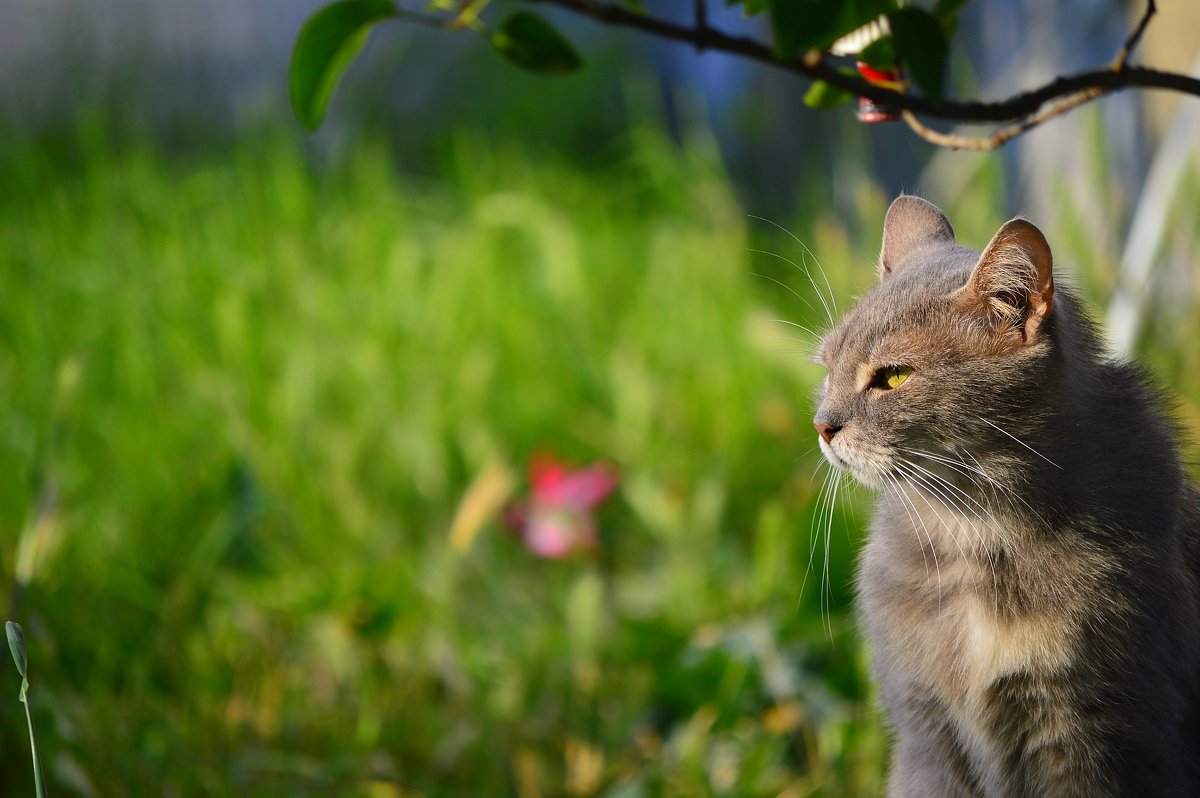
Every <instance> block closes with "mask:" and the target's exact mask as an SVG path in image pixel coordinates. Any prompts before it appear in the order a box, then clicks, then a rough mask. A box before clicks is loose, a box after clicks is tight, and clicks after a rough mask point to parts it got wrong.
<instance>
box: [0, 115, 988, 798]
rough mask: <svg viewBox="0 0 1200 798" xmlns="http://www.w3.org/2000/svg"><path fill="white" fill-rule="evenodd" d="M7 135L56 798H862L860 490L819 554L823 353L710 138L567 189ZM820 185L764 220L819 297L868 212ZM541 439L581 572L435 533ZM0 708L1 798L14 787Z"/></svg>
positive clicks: (0, 198)
mask: <svg viewBox="0 0 1200 798" xmlns="http://www.w3.org/2000/svg"><path fill="white" fill-rule="evenodd" d="M22 147H23V148H24V149H20V148H16V149H14V148H9V150H10V154H9V155H7V156H5V157H4V158H0V183H2V184H3V185H5V187H6V191H5V192H3V193H0V292H3V297H4V302H3V310H2V311H0V395H2V396H3V397H4V403H5V405H4V407H5V410H4V413H3V414H2V415H0V462H2V463H3V464H4V467H3V468H0V577H2V578H3V580H4V583H5V584H11V585H12V586H13V587H12V590H11V591H10V592H9V595H10V599H9V601H8V604H7V606H6V607H5V610H6V611H5V613H3V614H4V615H5V616H6V617H12V618H19V619H21V620H22V622H23V623H24V624H25V627H26V629H27V630H29V632H30V634H31V635H33V636H36V638H37V640H38V647H39V651H40V652H44V654H41V655H39V659H38V674H39V678H38V691H39V702H38V704H37V705H36V706H35V710H36V712H37V713H44V714H45V720H44V721H42V722H39V725H38V728H39V742H40V744H41V745H40V747H41V749H42V753H43V755H44V757H45V758H46V762H47V777H48V778H49V780H50V781H51V783H52V784H51V786H52V787H55V786H58V787H59V789H55V790H53V792H55V794H70V793H71V792H72V791H75V792H78V793H81V794H99V795H130V796H136V795H152V794H153V795H159V794H179V795H195V794H236V795H289V796H295V795H314V796H317V795H320V796H325V795H335V794H336V795H369V796H397V795H410V794H425V795H429V796H434V795H519V796H522V798H528V797H530V796H537V795H555V794H561V793H563V792H571V793H572V794H579V795H586V794H593V793H595V794H605V795H613V796H636V795H679V796H694V795H705V794H729V795H747V796H757V795H763V796H776V795H787V796H806V795H814V794H820V795H830V796H841V795H870V794H875V793H876V792H878V790H879V784H880V779H881V774H882V769H883V759H884V749H885V746H886V742H885V737H884V734H883V732H882V730H881V727H880V724H879V722H878V717H877V715H876V712H875V710H873V709H872V708H871V705H870V702H869V694H868V690H869V688H868V685H867V680H866V677H865V667H864V663H865V655H864V654H863V652H862V650H861V646H860V644H859V642H858V641H857V638H856V637H855V635H854V632H853V624H852V623H851V622H850V612H849V611H850V602H851V586H850V579H851V576H850V574H851V563H852V551H853V549H854V548H855V546H856V544H857V540H858V536H859V530H860V529H861V526H862V521H863V516H862V515H861V512H860V511H859V510H858V509H857V508H858V507H859V506H860V505H861V501H860V500H861V498H862V497H861V495H858V494H855V496H852V497H851V501H850V502H849V503H846V504H843V505H842V506H843V507H844V510H841V509H840V510H838V511H837V512H835V513H833V514H832V516H831V531H830V535H829V541H830V545H831V548H830V555H831V561H830V566H829V573H828V579H827V580H825V579H823V578H822V573H823V571H824V568H823V559H824V556H825V555H824V540H821V542H820V544H819V548H818V550H817V551H816V552H815V557H814V556H813V551H812V549H811V540H812V537H811V536H812V535H813V534H814V529H816V527H817V526H819V524H820V523H821V521H822V519H821V517H819V514H818V512H817V506H816V505H817V496H818V493H819V491H820V488H821V486H822V482H821V476H819V475H818V476H816V477H814V470H815V468H816V466H817V460H816V458H815V452H814V451H813V440H812V438H813V433H812V429H811V426H810V421H809V419H810V416H811V400H810V397H811V393H812V391H813V388H814V387H815V382H816V380H817V379H819V371H818V370H815V369H814V368H813V367H812V366H810V365H808V363H807V354H806V353H805V351H804V350H805V349H806V348H807V346H808V344H807V342H806V341H804V340H803V339H805V338H806V337H807V335H806V333H804V332H802V331H797V330H796V329H795V328H793V327H790V326H789V325H787V324H783V323H780V322H779V321H776V320H778V319H783V320H786V321H791V322H795V323H798V324H802V325H804V326H806V327H810V328H814V329H815V328H819V327H821V326H823V325H825V324H826V323H827V319H826V318H825V316H824V312H823V311H822V310H821V305H820V303H819V301H818V299H817V295H816V293H815V292H814V290H813V288H812V287H811V285H809V283H808V282H807V278H805V277H804V275H803V274H802V273H801V271H800V270H798V269H793V268H792V266H790V265H788V264H787V263H785V262H783V261H781V260H780V259H778V258H775V257H771V256H764V255H756V254H754V253H753V252H752V251H751V250H755V249H763V250H768V251H770V252H774V253H776V254H779V255H782V256H784V257H786V258H788V259H791V260H795V261H796V262H797V263H798V264H799V265H801V266H802V267H804V266H808V265H810V264H811V260H809V261H807V262H806V261H805V260H804V259H803V258H804V255H803V252H802V250H801V249H800V248H799V247H797V246H796V245H795V244H794V243H793V242H792V241H791V240H790V239H789V238H788V237H786V236H784V235H783V234H781V233H779V232H778V231H776V230H775V229H774V228H772V227H771V226H770V225H767V224H763V223H760V222H756V221H754V220H753V219H748V218H747V217H746V215H745V212H744V210H743V209H742V208H741V207H739V206H738V204H737V203H736V202H735V201H734V199H733V197H732V195H731V193H730V190H729V188H728V186H727V183H726V181H725V179H724V178H723V177H722V175H721V174H720V172H719V170H718V169H717V168H715V167H714V165H713V164H714V162H715V158H714V157H713V156H712V155H711V153H708V152H707V151H706V150H705V148H704V147H702V146H700V147H697V148H693V149H689V150H687V151H684V152H680V151H677V150H675V149H673V148H671V147H669V146H667V145H665V144H663V143H662V142H659V141H657V140H654V139H647V140H642V141H639V142H637V143H636V144H635V145H634V146H633V151H632V153H631V154H630V156H629V157H628V158H627V159H625V160H624V161H622V162H621V163H620V164H619V165H617V166H614V167H613V168H612V169H611V170H608V171H605V172H603V173H598V172H597V171H595V170H593V171H591V172H584V171H581V170H579V169H577V168H571V167H569V166H566V165H564V164H561V163H556V162H546V161H544V160H539V159H537V158H535V157H534V155H533V154H531V153H528V152H521V151H520V150H516V151H505V150H503V148H497V147H492V146H489V145H487V144H485V143H484V142H483V140H478V139H469V138H464V139H462V140H461V141H460V142H459V145H458V146H456V147H454V148H451V150H450V155H448V157H447V161H446V165H445V170H444V171H445V174H444V175H443V178H442V179H441V180H440V181H437V182H435V183H432V182H418V181H415V180H413V179H410V178H405V177H403V176H398V175H397V174H396V173H395V170H393V169H392V168H391V167H390V165H389V163H388V159H387V157H386V155H385V154H384V151H383V150H382V149H380V148H373V147H365V148H363V149H362V150H360V151H359V152H358V154H357V155H355V156H353V157H351V158H349V159H347V160H346V161H345V162H344V163H331V164H327V165H325V166H324V167H323V168H321V169H319V170H318V169H315V168H313V167H311V166H310V165H309V164H307V163H306V162H305V160H304V159H303V158H302V157H301V156H300V154H299V153H298V151H297V149H296V148H295V147H294V146H293V144H292V143H290V142H289V141H288V140H287V139H284V138H277V139H269V140H265V141H260V142H258V143H256V144H246V145H244V146H242V147H241V148H240V149H238V150H237V151H235V152H233V153H231V154H228V155H226V156H222V157H217V156H212V157H207V158H196V159H191V160H188V159H165V158H163V157H160V156H157V155H155V154H154V153H153V152H151V151H149V150H146V149H141V148H131V149H128V150H126V151H124V152H123V154H119V155H114V154H111V153H108V152H107V151H104V150H99V151H96V150H93V151H89V152H87V153H86V157H84V158H82V159H78V160H75V161H74V162H75V163H76V164H77V165H76V166H75V167H68V166H65V165H63V164H64V163H67V162H71V161H72V159H67V158H61V157H59V156H60V153H58V152H57V151H53V150H45V149H39V148H38V147H35V146H32V145H22ZM844 188H846V189H847V193H848V194H849V195H851V196H854V197H856V200H855V202H856V203H857V206H858V210H857V212H856V213H857V216H856V217H855V218H853V219H846V218H844V217H837V216H834V215H833V214H831V213H830V214H822V215H818V216H815V217H813V218H805V219H800V220H790V219H781V220H776V221H779V222H780V223H782V224H783V225H785V226H786V227H788V228H789V229H792V230H795V231H796V232H797V233H799V234H800V236H801V237H802V238H803V239H804V241H805V243H806V244H807V245H808V246H809V247H810V248H811V249H812V250H813V251H814V252H816V253H817V254H818V255H819V256H820V257H821V263H822V265H823V266H824V267H825V269H826V271H827V272H828V274H829V280H830V283H831V287H832V293H833V294H834V295H835V296H836V297H837V301H838V303H839V304H840V307H841V308H842V309H844V308H845V307H846V306H847V305H848V304H849V302H850V301H851V297H852V295H853V294H854V293H855V292H857V291H861V290H862V289H863V288H864V287H865V286H866V285H868V284H869V283H870V281H871V279H872V275H873V268H874V267H873V263H874V258H875V254H876V252H877V250H878V243H877V242H878V239H877V232H876V231H877V230H878V224H879V221H880V219H881V218H882V214H883V210H884V208H885V207H886V202H887V199H888V198H887V197H885V196H883V195H882V193H881V192H879V191H878V190H877V189H875V188H873V187H872V186H871V185H870V184H868V183H865V182H864V183H861V184H855V185H852V186H849V187H844ZM964 215H965V212H964ZM993 215H995V216H996V218H1000V217H999V215H998V214H996V213H995V211H994V209H990V208H983V209H981V210H979V211H978V212H977V213H975V212H973V213H972V215H971V218H970V219H966V220H963V223H962V225H960V226H961V228H962V229H965V230H972V229H975V228H978V229H980V230H987V229H990V226H991V225H992V224H993V222H992V221H991V217H992V216H993ZM959 221H960V220H959V219H958V218H956V224H958V223H959ZM864 230H869V231H871V232H870V234H869V236H868V235H863V234H862V232H861V231H864ZM985 235H986V233H985ZM969 243H972V244H974V245H977V246H978V245H981V244H982V243H984V242H983V241H974V240H972V241H970V242H969ZM756 273H757V274H762V275H764V276H765V277H766V278H770V279H762V278H759V277H755V276H754V275H755V274H756ZM818 279H819V280H820V283H819V284H820V285H821V286H822V287H824V281H823V278H818ZM773 280H779V281H782V282H783V283H785V284H786V285H787V287H786V288H785V287H781V286H780V285H779V284H777V283H775V282H773ZM788 288H790V289H792V290H794V291H796V292H798V293H799V294H800V297H796V296H794V295H793V294H792V293H790V292H789V290H788ZM805 302H807V303H808V304H809V305H812V306H813V309H810V308H809V307H807V306H806V305H805ZM796 338H799V339H802V340H799V341H796V340H790V339H796ZM539 450H550V451H553V452H555V453H557V454H558V455H560V456H562V457H565V458H568V459H571V460H574V461H576V462H580V463H584V462H591V461H594V460H605V461H608V462H611V463H613V464H615V466H616V467H617V468H618V469H619V471H620V473H621V485H620V487H619V488H618V490H617V492H616V494H615V495H614V497H613V498H612V499H610V500H609V502H608V503H607V505H606V506H605V507H604V508H603V509H602V511H601V514H600V516H599V524H600V550H599V553H598V554H597V556H596V557H595V558H594V559H587V558H584V559H580V560H576V561H571V562H565V563H564V562H549V561H542V560H538V559H536V558H534V557H533V556H532V555H531V554H529V553H528V552H527V551H525V550H524V549H523V548H522V547H521V546H520V544H519V541H517V540H516V539H515V538H514V537H512V536H510V535H507V534H506V533H504V531H503V530H502V528H501V526H500V525H499V524H498V523H496V522H491V521H489V522H487V523H486V524H485V525H484V526H483V527H482V528H479V529H476V530H472V532H473V534H471V535H467V536H466V539H468V540H469V542H470V545H469V546H461V545H460V546H459V547H457V548H456V547H455V546H453V545H451V542H450V538H449V530H450V526H451V522H452V519H453V518H454V517H455V513H456V511H457V510H458V508H459V505H460V502H461V501H462V499H463V496H464V495H466V493H467V491H468V486H469V485H471V484H472V482H473V481H475V480H476V479H477V478H479V477H480V475H481V474H484V475H489V474H491V475H494V474H498V473H503V474H504V475H506V477H505V480H501V482H502V483H504V482H506V480H507V479H510V478H515V479H517V480H518V481H519V480H523V478H524V468H525V464H526V463H527V462H528V459H529V457H530V456H531V455H532V454H533V453H535V452H537V451H539ZM488 478H491V477H488ZM497 484H500V483H497ZM818 531H819V534H820V535H824V529H823V528H822V529H820V530H818ZM810 561H811V562H812V572H811V573H809V574H808V575H807V580H806V572H807V571H808V569H809V567H810V566H809V564H810ZM802 585H805V589H804V590H803V592H802V591H801V586H802ZM823 591H824V592H825V599H824V603H825V604H826V605H827V606H828V610H827V611H825V614H824V615H823V614H822V609H821V607H822V603H823V601H822V593H823ZM0 688H3V689H0V695H9V694H10V693H11V694H13V695H15V685H13V686H12V689H11V690H10V689H8V688H4V687H3V685H0ZM13 703H14V704H15V702H13ZM20 711H21V710H20V708H19V707H16V708H15V709H14V708H13V707H9V706H7V705H4V706H3V708H2V709H0V743H2V744H3V745H2V748H0V752H2V753H0V761H2V762H3V769H2V771H0V772H2V773H3V775H2V776H0V790H2V791H3V793H4V794H6V795H8V794H31V788H32V779H31V776H30V775H29V769H28V762H27V759H26V758H25V757H26V756H27V755H26V754H25V751H26V750H27V749H26V748H24V747H23V740H22V737H21V735H22V734H23V731H24V719H23V718H22V717H21V715H20ZM24 744H27V743H24Z"/></svg>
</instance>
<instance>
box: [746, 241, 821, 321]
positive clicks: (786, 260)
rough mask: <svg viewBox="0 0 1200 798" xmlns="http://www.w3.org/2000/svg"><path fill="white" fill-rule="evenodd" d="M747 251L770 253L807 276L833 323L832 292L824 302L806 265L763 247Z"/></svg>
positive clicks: (761, 253)
mask: <svg viewBox="0 0 1200 798" xmlns="http://www.w3.org/2000/svg"><path fill="white" fill-rule="evenodd" d="M764 221H765V220H764ZM771 224H775V223H774V222H771ZM775 226H776V227H779V225H775ZM780 229H781V230H782V229H783V228H780ZM784 232H787V231H786V230H785V231H784ZM788 235H791V234H790V233H789V234H788ZM792 237H793V238H795V236H792ZM749 251H750V252H754V253H757V254H759V255H770V256H771V257H773V258H779V259H780V260H781V261H783V262H784V263H788V264H791V266H792V267H793V268H794V269H796V271H798V272H800V273H801V274H803V275H804V276H805V277H807V278H808V282H809V284H810V285H812V288H813V293H815V294H816V295H817V299H819V300H820V301H821V307H823V308H825V315H826V316H828V317H829V323H830V324H833V311H832V310H830V309H829V308H830V303H831V302H833V294H832V292H831V293H830V296H829V302H826V301H825V294H824V292H822V291H821V287H820V286H819V285H817V281H816V280H814V279H813V276H812V272H810V271H809V270H808V268H807V267H804V266H801V265H800V264H798V263H796V262H795V261H794V260H792V259H791V258H787V257H785V256H783V255H780V254H779V253H777V252H771V251H769V250H765V249H754V248H750V249H749ZM751 274H754V272H751ZM759 276H760V277H761V276H762V275H759ZM827 282H828V281H827ZM805 304H806V305H807V304H808V303H807V302H805ZM808 306H809V307H810V308H812V305H808ZM813 312H814V313H815V312H816V308H813Z"/></svg>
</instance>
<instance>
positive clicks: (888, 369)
mask: <svg viewBox="0 0 1200 798" xmlns="http://www.w3.org/2000/svg"><path fill="white" fill-rule="evenodd" d="M909 374H912V369H911V368H909V367H908V366H885V367H884V368H881V369H880V370H879V371H877V372H875V379H874V380H872V383H873V384H874V385H875V387H876V388H883V389H884V390H888V391H890V390H892V389H893V388H899V387H900V386H901V385H903V384H904V381H905V380H907V379H908V375H909Z"/></svg>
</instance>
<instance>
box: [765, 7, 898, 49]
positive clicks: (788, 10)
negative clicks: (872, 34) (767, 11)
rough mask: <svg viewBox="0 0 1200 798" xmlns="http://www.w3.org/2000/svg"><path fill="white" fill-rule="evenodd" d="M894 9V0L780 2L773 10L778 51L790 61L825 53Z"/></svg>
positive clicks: (772, 16)
mask: <svg viewBox="0 0 1200 798" xmlns="http://www.w3.org/2000/svg"><path fill="white" fill-rule="evenodd" d="M893 8H895V3H894V2H893V0H777V1H776V2H775V3H774V4H773V5H772V6H771V28H772V30H773V31H774V33H775V51H776V52H777V53H778V54H779V55H781V56H783V57H785V58H787V57H790V56H793V55H797V54H798V53H802V52H804V51H805V50H810V49H814V48H815V49H818V50H826V49H828V48H829V46H830V45H832V44H833V43H834V42H835V41H837V40H838V39H840V38H841V37H842V36H845V35H846V34H847V33H849V32H850V31H852V30H855V29H856V28H860V27H862V26H863V25H866V24H867V23H868V22H872V21H873V20H875V19H877V18H878V17H879V16H880V15H881V14H883V13H885V12H887V11H888V10H890V9H893Z"/></svg>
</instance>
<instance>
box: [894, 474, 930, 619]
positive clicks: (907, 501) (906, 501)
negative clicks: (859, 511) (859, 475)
mask: <svg viewBox="0 0 1200 798" xmlns="http://www.w3.org/2000/svg"><path fill="white" fill-rule="evenodd" d="M888 476H889V478H890V479H891V480H892V482H893V484H895V486H896V496H897V497H898V498H899V499H900V503H901V504H903V505H904V511H905V512H907V513H909V518H910V519H912V518H914V517H915V518H916V520H917V523H919V524H920V525H921V529H924V530H925V539H926V540H928V541H929V553H930V554H931V555H932V556H933V567H934V570H935V571H936V572H937V579H938V606H939V607H940V606H941V605H942V566H941V565H940V564H939V563H938V556H937V546H935V545H934V542H933V535H932V534H930V532H929V527H928V526H926V524H925V519H924V518H922V517H921V511H920V510H918V509H917V506H916V504H914V503H913V500H912V498H911V497H909V496H908V495H906V494H905V492H904V487H903V486H902V485H901V484H900V477H899V475H898V474H889V475H888ZM905 481H907V480H905ZM910 508H911V511H910ZM913 531H914V532H916V533H917V541H918V542H920V540H921V532H920V530H918V529H917V527H916V524H913ZM921 556H922V557H924V556H925V552H924V550H922V552H921ZM926 568H928V566H926Z"/></svg>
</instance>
